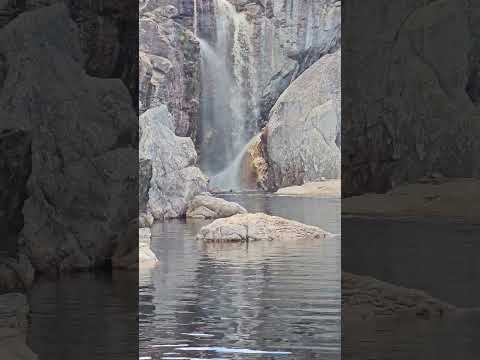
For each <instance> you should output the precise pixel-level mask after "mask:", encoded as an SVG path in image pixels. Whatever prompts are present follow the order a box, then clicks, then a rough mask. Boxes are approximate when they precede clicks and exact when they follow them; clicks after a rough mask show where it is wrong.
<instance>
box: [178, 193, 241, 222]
mask: <svg viewBox="0 0 480 360" xmlns="http://www.w3.org/2000/svg"><path fill="white" fill-rule="evenodd" d="M246 212H247V210H245V208H243V207H242V206H240V205H238V204H237V203H234V202H231V201H226V200H224V199H220V198H216V197H213V196H210V195H197V196H195V197H194V198H193V200H192V201H191V202H190V204H189V206H188V210H187V217H188V218H194V219H217V218H225V217H229V216H232V215H236V214H245V213H246Z"/></svg>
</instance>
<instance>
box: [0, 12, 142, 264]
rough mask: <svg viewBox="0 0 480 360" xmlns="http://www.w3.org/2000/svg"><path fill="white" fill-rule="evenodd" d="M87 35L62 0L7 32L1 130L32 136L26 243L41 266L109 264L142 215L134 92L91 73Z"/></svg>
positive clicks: (0, 40)
mask: <svg viewBox="0 0 480 360" xmlns="http://www.w3.org/2000/svg"><path fill="white" fill-rule="evenodd" d="M79 37H80V33H79V31H78V28H77V26H76V24H75V22H73V21H72V19H71V18H70V15H69V11H68V9H67V8H66V7H65V6H64V5H63V4H62V3H59V4H57V5H52V6H48V7H41V8H39V9H38V10H32V11H28V12H25V13H24V14H21V15H19V16H18V17H16V18H15V19H14V20H12V21H11V22H10V23H8V24H7V25H6V26H5V27H4V28H3V29H2V31H1V33H0V53H1V54H2V55H3V57H2V64H3V65H2V70H3V72H2V82H1V84H0V85H1V87H2V89H1V90H2V91H1V95H0V109H1V110H0V118H1V119H2V122H1V125H0V131H2V132H3V133H4V132H5V131H17V130H21V131H23V132H25V133H28V136H29V137H30V138H31V169H30V173H29V177H28V182H27V194H26V199H25V201H24V202H23V209H22V213H23V217H24V220H23V221H24V223H23V227H22V229H21V232H20V240H19V248H20V251H21V252H23V253H24V254H26V255H27V256H28V258H29V259H30V261H31V263H32V265H33V266H34V268H35V269H36V270H39V271H64V270H75V269H85V268H89V267H92V266H97V265H103V264H104V263H105V261H106V260H107V259H108V258H109V257H110V256H111V254H112V250H113V246H114V243H115V241H116V239H118V236H119V235H120V234H121V233H123V232H124V231H125V227H126V226H125V224H127V223H128V220H129V219H130V218H132V217H133V216H134V215H133V214H131V213H132V212H138V210H137V209H138V199H137V196H136V194H134V196H132V192H131V189H132V188H134V186H136V185H135V184H136V179H137V177H138V173H137V171H138V170H137V169H136V167H135V166H132V164H135V163H137V161H138V152H137V149H136V144H135V139H134V138H135V133H136V132H137V117H136V114H135V111H134V109H133V107H132V101H131V97H130V94H129V93H128V91H127V88H126V87H125V86H124V84H123V83H122V82H121V81H120V80H116V79H98V78H93V77H91V76H89V75H87V74H86V73H85V70H84V64H85V60H86V59H85V57H84V54H83V52H82V49H81V46H80V42H79ZM72 84H75V86H72ZM78 114H82V116H79V115H78ZM85 118H87V119H88V121H85ZM72 133H74V134H75V136H72ZM135 216H138V214H136V215H135ZM85 224H88V226H86V225H85Z"/></svg>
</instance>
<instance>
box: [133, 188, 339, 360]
mask: <svg viewBox="0 0 480 360" xmlns="http://www.w3.org/2000/svg"><path fill="white" fill-rule="evenodd" d="M223 197H224V198H226V199H227V200H232V201H236V202H238V203H240V204H242V205H243V206H245V207H246V208H247V210H249V212H257V211H262V212H266V213H269V214H273V215H279V216H283V217H286V218H289V219H294V220H298V221H301V222H303V223H307V224H311V225H317V226H320V227H321V228H323V229H325V230H327V231H330V232H332V233H339V232H340V200H339V199H332V198H315V199H312V198H301V197H280V196H273V195H266V194H259V193H250V194H228V195H224V196H223ZM205 224H206V223H205V222H185V221H182V220H174V221H168V222H163V223H158V224H156V225H155V226H154V227H153V229H152V234H153V237H152V249H153V250H154V252H155V253H156V254H157V256H158V258H159V260H160V265H159V266H158V267H156V268H154V269H153V270H151V271H150V270H149V271H145V272H142V273H141V274H140V298H139V301H140V307H139V311H140V356H141V357H145V359H148V358H152V359H322V360H329V359H339V358H340V251H341V249H340V238H339V237H336V238H334V239H331V240H330V241H322V242H305V243H295V244H293V243H281V244H280V243H269V244H262V243H252V244H249V246H248V247H247V245H243V244H235V245H234V244H223V245H218V244H217V245H206V244H202V243H200V242H198V241H196V240H195V235H196V233H197V231H198V230H199V228H200V227H201V226H203V225H205Z"/></svg>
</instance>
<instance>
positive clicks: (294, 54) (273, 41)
mask: <svg viewBox="0 0 480 360" xmlns="http://www.w3.org/2000/svg"><path fill="white" fill-rule="evenodd" d="M226 1H228V2H230V3H231V4H233V5H234V6H235V9H236V11H237V12H238V13H239V14H240V15H242V16H244V17H245V18H246V21H247V22H248V24H249V26H239V25H241V24H239V23H238V20H237V28H236V33H235V34H234V41H237V42H238V44H237V45H236V44H232V45H231V46H232V48H235V46H237V47H238V48H241V50H242V54H243V57H244V59H242V61H243V62H246V63H247V64H248V69H249V71H250V74H249V76H247V78H246V79H245V81H246V82H247V83H248V87H249V89H250V92H251V95H252V101H251V102H250V104H249V106H250V107H255V108H256V109H253V114H254V115H255V116H256V118H255V119H256V120H257V122H258V125H259V126H263V125H264V124H265V122H266V119H267V116H268V113H269V111H270V109H271V108H272V107H273V105H274V104H275V101H276V100H277V99H278V97H279V96H280V94H281V93H282V92H283V91H284V90H285V89H286V88H287V87H288V85H289V84H290V83H291V82H292V81H293V80H294V79H295V78H297V77H298V76H299V75H300V74H301V73H302V72H303V71H304V70H305V69H307V68H308V67H309V66H310V65H312V64H313V63H314V62H315V61H317V60H318V59H319V58H320V57H322V56H323V55H325V54H328V53H331V52H333V51H335V50H336V49H338V48H339V47H340V38H341V31H340V27H341V24H340V22H341V16H340V12H341V5H340V1H335V0H306V1H303V0H292V1H284V0H198V2H197V4H198V7H199V8H198V12H199V18H200V21H199V23H198V34H199V35H200V36H201V37H204V38H209V37H211V36H212V34H215V31H214V30H215V26H216V23H215V18H214V17H215V16H216V14H215V11H218V8H219V7H221V6H222V3H224V2H226ZM233 51H235V50H233Z"/></svg>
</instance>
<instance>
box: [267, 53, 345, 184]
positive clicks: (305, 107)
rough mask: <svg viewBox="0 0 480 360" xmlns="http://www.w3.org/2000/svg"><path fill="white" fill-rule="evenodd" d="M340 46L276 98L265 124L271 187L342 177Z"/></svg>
mask: <svg viewBox="0 0 480 360" xmlns="http://www.w3.org/2000/svg"><path fill="white" fill-rule="evenodd" d="M340 102H341V101H340V50H338V51H336V52H335V53H333V54H328V55H325V56H324V57H322V58H321V59H320V60H319V61H317V62H316V63H315V64H314V65H312V66H311V67H310V68H309V69H308V70H306V71H305V72H304V73H303V74H302V75H301V76H300V77H299V78H298V79H296V80H295V81H294V82H293V83H292V84H291V85H290V86H289V87H288V88H287V90H285V92H284V93H283V94H282V95H281V96H280V98H279V99H278V101H277V103H276V104H275V106H274V107H273V109H272V111H271V112H270V117H269V122H268V125H267V128H266V135H267V141H266V143H267V145H266V146H267V149H266V150H267V157H268V168H269V169H268V173H269V179H268V186H269V187H270V188H272V189H277V188H280V187H286V186H291V185H301V184H303V183H304V182H311V181H318V180H320V179H321V178H322V177H325V178H328V179H334V178H338V177H339V176H340V147H339V141H338V139H339V136H340V126H341V110H340Z"/></svg>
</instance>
